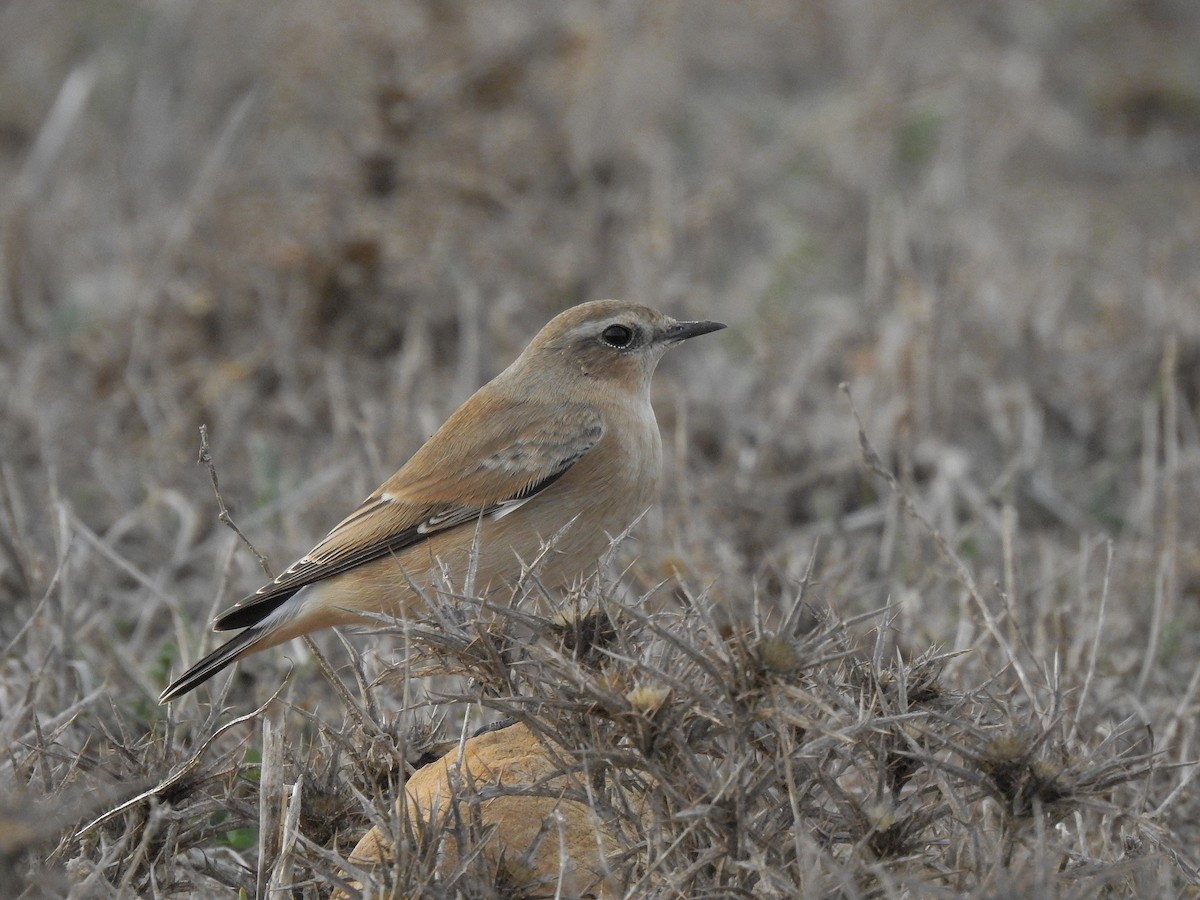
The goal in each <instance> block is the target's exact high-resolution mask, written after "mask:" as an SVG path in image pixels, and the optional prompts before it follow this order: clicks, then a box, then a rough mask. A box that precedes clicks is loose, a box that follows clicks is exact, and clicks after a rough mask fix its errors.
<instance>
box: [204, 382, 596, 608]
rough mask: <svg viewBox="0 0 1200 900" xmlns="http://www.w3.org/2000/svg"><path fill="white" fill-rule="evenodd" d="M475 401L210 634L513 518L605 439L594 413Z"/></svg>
mask: <svg viewBox="0 0 1200 900" xmlns="http://www.w3.org/2000/svg"><path fill="white" fill-rule="evenodd" d="M475 400H478V401H480V402H479V403H474V404H473V403H472V401H475ZM472 401H468V403H467V404H465V405H464V407H463V408H462V409H460V410H459V411H458V412H457V413H455V414H454V415H453V416H451V417H450V419H449V420H447V422H446V424H444V425H443V426H442V427H441V428H440V429H438V431H437V432H436V433H435V434H434V435H433V437H431V438H430V439H429V441H428V442H426V444H425V445H424V446H423V447H421V449H420V450H418V451H417V453H416V454H415V455H414V456H413V457H412V459H410V460H409V461H408V462H407V463H405V465H404V466H403V468H401V469H400V471H398V472H397V473H396V474H395V475H393V476H392V477H391V478H389V479H388V480H387V481H386V482H384V483H383V484H382V485H381V486H380V487H379V489H378V490H376V491H375V492H374V493H372V494H371V496H369V497H368V498H367V499H366V500H365V501H363V503H362V505H361V506H359V507H358V509H356V510H355V511H354V512H352V513H351V514H350V515H349V516H347V517H346V518H345V519H343V520H342V521H341V522H340V523H338V525H337V526H335V527H334V529H333V530H332V531H330V532H329V534H328V535H327V536H326V537H325V539H324V540H322V541H321V542H320V543H319V544H317V546H315V547H313V549H312V550H310V551H309V552H308V553H307V554H305V555H304V556H303V557H302V558H300V559H298V560H297V561H296V562H294V563H293V564H292V565H291V566H289V567H288V569H287V571H285V572H283V573H282V574H281V575H280V576H279V577H278V578H276V579H275V580H274V581H273V582H271V583H270V584H268V585H265V586H263V587H262V588H260V589H259V590H258V591H257V592H255V593H254V594H251V595H250V596H249V597H247V598H246V599H245V600H243V601H241V602H240V603H238V604H237V605H236V606H233V607H231V608H230V609H228V610H226V611H225V612H224V613H222V614H221V615H220V616H218V617H217V619H216V621H215V622H213V628H214V629H215V630H217V631H225V630H228V629H232V628H243V627H246V626H248V625H253V624H255V623H257V622H259V621H261V619H262V618H263V617H264V616H265V615H266V614H268V613H270V612H271V611H272V610H274V609H275V608H277V607H278V606H279V605H280V604H281V603H282V602H284V601H285V600H286V599H287V598H288V597H290V596H291V595H292V594H294V593H295V592H296V591H298V590H299V589H300V588H302V587H304V586H305V585H309V584H312V583H313V582H316V581H320V580H321V579H323V578H328V577H330V576H332V575H337V574H339V573H341V572H345V571H347V570H349V569H352V568H354V567H355V566H358V565H362V564H363V563H365V562H368V561H370V560H373V559H377V558H379V557H381V556H388V555H391V554H395V553H399V552H401V551H403V550H405V549H407V548H409V547H412V546H414V545H416V544H419V543H421V542H422V541H424V540H427V539H428V538H429V537H431V536H432V535H434V534H438V533H440V532H444V531H446V530H447V529H450V528H455V527H457V526H460V525H463V524H466V523H473V522H477V521H479V520H480V519H481V518H484V517H488V516H492V517H498V516H502V515H505V514H507V513H509V512H512V511H513V510H514V509H516V508H517V507H519V506H521V505H522V504H524V503H526V502H528V501H529V500H530V499H531V498H533V497H534V496H536V495H537V494H538V493H540V492H541V491H544V490H545V489H546V488H548V487H549V486H550V485H552V484H553V483H554V482H555V481H557V480H558V479H559V478H561V477H562V476H563V475H564V474H565V473H566V472H567V470H568V469H570V468H571V466H573V465H574V464H575V463H577V462H578V461H579V460H580V459H582V458H583V456H584V455H585V454H586V453H587V452H588V451H589V450H591V449H592V448H593V447H595V446H596V444H597V443H598V442H599V441H600V438H601V436H602V435H603V434H604V422H603V420H602V419H601V417H600V414H599V413H598V412H596V411H595V410H594V409H593V408H591V407H588V406H584V405H582V404H566V405H563V404H556V405H553V406H551V405H548V404H547V405H542V404H534V403H528V402H525V403H513V402H507V403H506V402H504V401H503V400H498V399H495V398H491V397H488V396H487V395H483V396H480V395H476V397H474V398H472ZM473 425H474V427H473ZM484 426H486V427H484Z"/></svg>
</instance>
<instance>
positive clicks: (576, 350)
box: [159, 300, 725, 703]
mask: <svg viewBox="0 0 1200 900" xmlns="http://www.w3.org/2000/svg"><path fill="white" fill-rule="evenodd" d="M724 327H725V326H724V325H722V324H721V323H720V322H678V321H676V320H675V319H672V318H670V317H669V316H665V315H663V314H662V313H660V312H656V311H655V310H653V309H649V308H648V307H645V306H638V305H635V304H632V303H622V302H619V301H616V300H600V301H596V302H594V303H584V304H582V305H580V306H576V307H574V308H572V309H569V310H567V311H566V312H564V313H561V314H560V315H558V316H555V317H554V318H553V319H551V320H550V322H549V323H548V324H547V325H546V326H545V327H544V328H543V329H542V330H541V331H540V332H538V334H537V336H536V337H534V339H533V341H531V342H530V344H529V346H528V347H526V348H525V350H524V351H523V352H522V353H521V355H520V356H518V357H517V359H516V360H515V361H514V362H513V364H512V365H510V366H509V367H508V368H507V369H505V370H504V371H503V372H501V373H500V374H499V375H497V376H496V377H495V378H493V379H492V380H491V381H489V382H488V383H487V384H485V385H484V386H483V387H481V388H480V389H479V390H478V391H476V392H475V393H474V394H473V395H472V396H471V397H470V398H469V399H468V400H467V402H466V403H464V404H463V405H462V406H460V407H459V408H458V410H457V411H456V412H455V413H454V414H453V415H452V416H450V418H449V419H447V420H446V422H445V424H444V425H442V427H441V428H439V429H438V430H437V432H435V433H434V435H433V437H431V438H430V439H429V440H428V441H427V442H426V443H425V445H424V446H423V447H421V449H419V450H418V451H417V452H416V453H415V454H414V455H413V457H412V458H411V459H410V460H409V461H408V462H407V463H405V464H404V466H403V467H402V468H401V469H400V471H398V472H397V473H396V474H395V475H393V476H392V477H391V478H389V479H388V480H387V481H385V482H384V483H383V485H382V486H380V487H379V489H378V490H376V491H375V492H374V493H373V494H371V496H369V497H368V498H367V499H366V500H365V501H364V502H363V504H362V505H361V506H360V507H359V508H358V509H356V510H355V511H354V512H352V513H351V514H350V515H349V516H347V517H346V518H345V519H343V520H342V521H341V523H339V524H338V525H337V526H336V527H335V528H334V529H333V531H331V532H329V534H328V536H327V537H326V538H325V539H324V540H323V541H321V542H320V543H319V544H317V546H315V547H314V548H313V549H312V550H310V551H309V552H308V553H307V554H306V555H305V556H304V557H303V558H301V559H299V560H297V561H296V562H295V563H293V564H292V565H291V566H289V567H288V570H287V571H286V572H284V573H283V574H282V575H280V576H279V577H278V578H276V579H275V580H274V581H272V582H271V583H270V584H268V585H265V586H263V587H261V588H259V590H258V591H256V592H255V593H253V594H251V595H250V596H249V597H247V598H246V599H244V600H242V601H241V602H240V603H238V604H236V605H235V606H233V607H232V608H230V609H228V610H226V611H225V612H223V613H221V615H219V616H217V618H216V620H215V621H214V622H213V630H215V631H228V630H232V629H238V628H240V629H243V630H242V632H241V633H240V634H238V635H237V636H235V637H234V638H233V639H232V640H230V641H228V642H227V643H226V644H224V645H223V646H221V647H219V648H217V650H216V651H214V652H213V653H211V654H209V655H208V656H206V657H205V658H204V659H202V660H200V662H198V663H196V665H194V666H192V667H191V668H190V669H188V670H187V671H186V672H184V673H183V675H182V676H180V677H179V678H178V679H177V680H176V681H174V682H173V683H172V684H171V685H170V686H169V687H168V688H167V689H166V690H165V691H163V692H162V696H161V697H160V698H159V701H160V702H163V703H165V702H166V701H168V700H170V699H172V698H173V697H178V696H179V695H180V694H183V693H186V692H187V691H190V690H191V689H192V688H194V687H196V686H197V685H198V684H200V683H202V682H204V681H206V680H207V679H209V678H211V677H212V676H213V675H215V674H216V673H217V672H219V671H221V670H222V669H223V668H225V667H226V666H228V665H229V664H230V663H232V662H234V661H236V660H238V659H240V658H241V657H243V656H246V655H247V654H250V653H255V652H257V651H259V650H264V649H266V648H267V647H273V646H275V645H276V644H280V643H283V642H284V641H287V640H290V639H291V638H294V637H299V636H300V635H302V634H307V633H308V632H310V631H316V630H318V629H321V628H327V627H329V626H331V625H347V624H356V623H358V624H361V623H364V622H366V623H371V624H377V620H376V619H373V618H372V615H374V616H378V615H380V614H384V615H390V616H396V617H405V616H410V615H412V613H413V612H414V611H416V610H419V609H420V606H421V591H420V590H419V589H418V588H426V589H427V588H430V587H431V586H432V585H433V584H435V583H437V579H436V573H438V572H442V573H450V574H451V575H452V576H456V577H458V578H459V579H461V578H462V577H463V576H464V575H465V573H466V572H467V567H468V559H469V557H470V556H471V554H472V549H473V548H474V550H475V554H476V559H475V576H474V579H475V580H474V584H475V590H476V592H478V593H481V594H485V593H487V591H488V590H489V588H496V587H498V586H500V585H513V584H515V583H516V582H517V580H518V578H519V577H520V575H521V572H522V561H524V562H525V563H529V562H531V561H532V560H534V559H536V558H537V557H538V556H539V555H542V556H543V558H542V560H541V562H540V567H539V568H538V577H539V579H540V581H541V583H542V584H543V585H545V586H546V587H547V588H550V589H555V588H561V587H563V586H566V585H568V584H569V583H570V582H571V581H572V580H573V579H576V578H579V577H580V576H582V575H586V574H587V572H588V570H589V569H590V570H593V571H594V570H595V567H596V565H597V564H598V562H599V560H600V557H601V555H602V554H603V553H604V551H605V550H606V549H607V548H608V546H609V543H610V540H611V538H612V536H615V535H617V534H620V533H621V532H622V531H623V530H624V529H625V528H627V527H628V526H629V524H630V523H631V522H632V521H633V520H634V519H635V518H636V517H637V516H638V515H640V514H641V513H642V512H644V511H645V509H646V508H647V507H648V506H649V505H650V504H651V503H652V502H653V501H654V499H655V497H656V496H657V493H658V485H659V480H660V478H661V474H662V438H661V437H660V435H659V432H658V423H657V422H656V421H655V419H654V410H653V408H652V407H651V405H650V376H651V375H652V374H653V373H654V368H655V366H656V365H658V361H659V360H660V359H661V358H662V356H663V353H665V352H666V350H667V348H669V347H670V346H672V345H673V344H677V343H679V342H680V341H683V340H686V339H687V338H691V337H696V336H697V335H701V334H707V333H708V332H710V331H717V330H718V329H721V328H724ZM552 538H554V539H555V540H554V541H553V544H552V546H550V547H549V548H548V549H547V542H549V541H550V540H551V539H552ZM543 551H545V553H544V554H543ZM453 583H456V584H457V583H459V582H453ZM364 614H365V615H364Z"/></svg>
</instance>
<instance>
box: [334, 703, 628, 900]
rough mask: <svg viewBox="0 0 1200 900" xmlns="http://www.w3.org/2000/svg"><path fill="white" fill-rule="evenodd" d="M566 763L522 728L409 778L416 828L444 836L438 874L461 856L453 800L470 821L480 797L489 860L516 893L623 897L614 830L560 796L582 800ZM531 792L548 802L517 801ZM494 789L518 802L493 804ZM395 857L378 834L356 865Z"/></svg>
mask: <svg viewBox="0 0 1200 900" xmlns="http://www.w3.org/2000/svg"><path fill="white" fill-rule="evenodd" d="M564 758H565V757H564ZM564 758H559V759H555V758H554V755H553V754H552V753H551V752H548V750H547V745H546V744H545V743H543V741H541V740H539V739H538V738H537V737H536V736H535V735H534V734H533V733H532V732H531V731H530V730H529V728H528V727H527V726H525V725H524V724H517V725H510V726H508V727H506V728H502V729H499V730H497V731H491V732H487V733H485V734H481V735H479V736H477V737H474V738H471V739H470V740H469V741H467V742H466V744H465V745H464V747H463V753H462V759H461V761H460V758H459V749H458V748H457V747H456V748H455V749H454V750H452V751H451V752H450V753H447V754H446V755H445V756H443V757H442V758H441V759H439V760H438V761H437V762H434V763H431V764H429V765H427V766H425V767H424V768H422V769H420V770H418V771H417V772H416V773H415V774H414V775H413V776H412V777H411V778H410V779H409V781H408V785H407V795H408V800H409V805H408V809H407V810H406V812H407V814H408V817H409V821H410V822H412V823H414V824H416V823H417V822H424V823H429V822H432V823H433V824H434V827H440V828H443V829H445V834H444V838H443V841H442V845H441V848H440V858H439V869H440V870H441V871H442V872H446V873H449V872H453V871H454V868H455V867H456V866H457V864H458V852H459V847H458V841H457V840H456V839H455V837H454V835H453V829H454V827H455V824H454V823H455V819H454V811H453V810H452V809H451V807H450V806H449V801H450V798H451V797H454V798H456V799H457V802H458V813H459V815H461V816H463V817H464V818H468V817H470V816H471V815H472V812H471V809H472V808H471V802H472V801H471V800H469V799H467V798H471V797H472V795H475V796H477V797H478V798H480V799H479V800H478V803H479V807H478V809H479V818H480V820H481V822H482V825H483V826H484V827H485V828H486V827H489V826H494V830H493V831H492V832H491V833H490V834H489V835H488V837H487V838H486V842H485V844H484V849H483V852H484V854H485V855H486V856H487V857H488V858H489V859H490V860H491V861H492V862H493V863H499V862H500V861H501V859H503V863H502V864H503V866H504V873H505V878H506V880H507V881H508V883H509V884H511V885H513V886H516V887H519V888H521V889H526V890H535V891H538V892H539V893H540V892H542V891H544V892H546V893H547V894H548V895H549V896H554V895H555V892H556V889H558V888H559V885H560V879H561V896H565V897H597V898H607V897H619V896H622V895H623V891H622V890H621V888H620V877H619V871H618V868H619V867H618V866H617V865H616V862H615V861H616V860H617V858H618V856H619V854H620V843H619V841H618V839H617V831H616V828H615V827H614V826H612V825H611V824H609V823H606V822H604V821H603V820H602V819H601V818H600V817H599V816H598V815H597V814H596V813H595V812H594V811H593V810H592V808H591V807H590V806H589V805H587V804H586V803H583V802H580V801H578V800H574V799H567V798H566V797H563V796H561V795H562V794H568V795H571V796H575V797H578V795H579V793H578V792H579V785H580V783H581V781H582V778H581V776H580V775H579V774H578V773H577V774H575V775H574V776H572V775H567V774H563V768H564ZM531 787H534V788H535V789H536V791H537V792H538V793H539V794H548V795H549V796H521V795H520V794H519V793H517V792H519V791H522V790H525V791H527V790H528V789H529V788H531ZM497 788H499V789H501V790H503V789H506V788H507V789H511V790H513V791H514V793H512V794H505V793H501V794H499V795H497V796H493V794H494V793H495V791H496V789H497ZM531 848H533V849H532V852H530V851H531ZM390 856H391V845H390V842H389V841H388V839H387V837H386V836H385V834H384V833H383V832H382V831H381V830H380V829H378V828H372V829H371V830H370V831H368V832H367V833H366V835H364V836H363V838H362V840H360V841H359V842H358V846H356V847H355V848H354V851H353V852H352V853H351V855H350V859H351V861H352V862H354V863H357V864H359V865H364V864H365V865H374V864H378V863H379V862H380V861H383V860H386V859H388V858H389V857H390ZM335 896H344V895H335Z"/></svg>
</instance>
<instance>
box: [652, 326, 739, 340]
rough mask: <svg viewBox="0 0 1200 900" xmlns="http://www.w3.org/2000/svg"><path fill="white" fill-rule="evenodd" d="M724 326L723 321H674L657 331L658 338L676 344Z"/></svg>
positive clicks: (718, 329)
mask: <svg viewBox="0 0 1200 900" xmlns="http://www.w3.org/2000/svg"><path fill="white" fill-rule="evenodd" d="M724 327H725V323H724V322H676V323H675V324H673V325H668V326H667V327H666V328H664V329H663V330H662V331H661V332H659V335H658V339H659V340H660V341H663V342H664V343H667V344H677V343H679V342H680V341H686V340H687V339H688V338H694V337H699V336H700V335H702V334H708V333H709V332H710V331H720V330H721V329H722V328H724Z"/></svg>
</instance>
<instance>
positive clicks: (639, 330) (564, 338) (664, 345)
mask: <svg viewBox="0 0 1200 900" xmlns="http://www.w3.org/2000/svg"><path fill="white" fill-rule="evenodd" d="M724 327H725V326H724V325H723V324H722V323H720V322H680V321H678V320H676V319H673V318H671V317H670V316H668V315H664V314H663V313H660V312H658V311H657V310H654V309H651V308H650V307H648V306H641V305H639V304H636V303H626V302H624V301H621V300H596V301H593V302H591V303H583V304H580V305H579V306H573V307H571V309H568V310H567V311H565V312H562V313H559V314H558V315H557V316H555V317H554V318H553V319H551V320H550V321H549V322H548V323H546V325H545V326H544V327H543V328H542V330H541V331H539V332H538V333H537V336H536V337H534V339H533V340H532V341H531V342H530V344H529V346H528V347H526V348H525V351H524V352H523V353H522V354H521V356H520V357H518V359H517V361H516V362H515V363H513V366H512V369H516V370H521V371H523V372H529V371H532V370H534V369H535V368H536V370H537V371H539V372H544V373H546V374H547V376H548V377H552V378H553V377H558V378H569V379H572V380H575V379H580V378H582V379H584V380H585V381H587V382H591V383H592V384H595V385H597V386H599V385H601V384H604V383H607V384H608V385H611V386H612V387H613V388H614V389H618V390H620V389H623V390H627V391H636V392H639V393H648V391H649V386H650V376H651V375H653V374H654V368H655V366H657V365H658V361H659V360H660V359H662V356H663V354H664V353H666V352H667V350H668V349H669V348H671V347H672V346H674V345H675V344H678V343H679V342H680V341H685V340H687V339H688V338H692V337H697V336H698V335H701V334H708V333H709V332H710V331H719V330H720V329H722V328H724Z"/></svg>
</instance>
